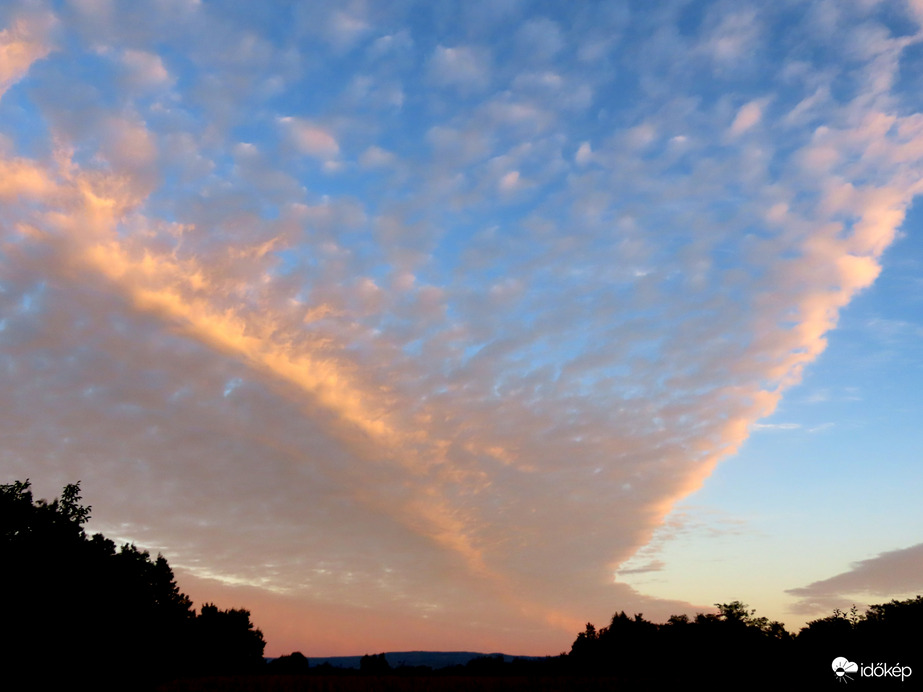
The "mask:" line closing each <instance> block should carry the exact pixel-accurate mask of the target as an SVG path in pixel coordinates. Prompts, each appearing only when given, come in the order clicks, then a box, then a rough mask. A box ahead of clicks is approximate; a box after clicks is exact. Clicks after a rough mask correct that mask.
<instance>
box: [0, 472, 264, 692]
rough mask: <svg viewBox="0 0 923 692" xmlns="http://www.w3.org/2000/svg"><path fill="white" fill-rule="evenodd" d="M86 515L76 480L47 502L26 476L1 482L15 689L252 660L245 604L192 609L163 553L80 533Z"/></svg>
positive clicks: (255, 664)
mask: <svg viewBox="0 0 923 692" xmlns="http://www.w3.org/2000/svg"><path fill="white" fill-rule="evenodd" d="M89 516H90V508H89V507H84V506H82V505H81V504H80V486H79V484H75V485H68V486H67V487H65V488H64V492H63V493H62V495H61V497H60V499H56V500H54V501H52V502H47V501H45V500H37V501H35V500H33V498H32V492H31V490H30V485H29V481H25V482H15V483H11V484H7V485H0V532H2V537H0V565H2V568H0V598H2V599H3V600H2V619H0V631H2V639H3V641H4V642H6V643H5V644H4V645H3V646H2V654H0V655H2V656H3V658H4V659H5V660H4V665H3V670H4V671H5V672H6V673H7V674H9V673H11V672H12V671H15V672H16V674H17V677H19V679H20V681H21V684H23V687H21V689H39V690H41V689H53V688H54V687H56V686H58V685H60V684H62V683H65V682H66V683H68V684H69V685H70V684H73V683H74V682H78V681H87V682H91V683H92V685H93V686H92V688H91V689H94V690H95V689H104V688H105V689H122V690H132V689H144V688H145V687H149V686H151V685H152V684H154V683H156V682H159V681H162V680H165V679H170V678H173V677H177V676H183V675H211V674H236V673H244V672H250V671H254V670H259V669H260V668H261V667H262V665H263V649H264V646H265V642H264V640H263V635H262V633H261V632H260V631H259V630H257V629H255V628H254V627H253V625H252V623H251V622H250V613H249V612H248V611H246V610H220V609H218V608H217V607H215V606H214V605H211V604H206V605H203V606H202V608H201V611H200V612H198V613H196V611H195V609H194V608H193V605H192V602H191V601H190V600H189V598H188V597H187V596H186V595H185V594H183V593H182V592H181V591H180V590H179V587H178V586H177V584H176V581H175V579H174V577H173V571H172V570H171V569H170V566H169V564H167V560H166V559H165V558H164V557H163V556H161V555H158V556H157V557H156V558H151V556H150V554H149V553H147V552H145V551H141V550H138V549H137V548H136V547H135V546H134V545H123V546H121V547H120V548H118V549H117V548H116V545H115V543H113V542H112V541H111V540H109V539H107V538H105V537H104V536H102V535H101V534H95V535H93V536H88V535H87V534H86V532H85V531H84V528H83V525H84V524H85V523H86V521H87V520H88V519H89Z"/></svg>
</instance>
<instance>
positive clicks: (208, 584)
mask: <svg viewBox="0 0 923 692" xmlns="http://www.w3.org/2000/svg"><path fill="white" fill-rule="evenodd" d="M921 94H923V2H921V0H815V1H812V2H801V1H795V0H778V1H777V2H773V3H765V2H757V1H755V0H753V1H748V0H733V1H721V0H718V1H692V0H664V1H663V2H657V3H648V2H640V1H639V2H632V1H617V2H593V3H544V2H529V1H528V0H466V1H465V2H452V1H448V0H447V1H446V2H440V3H431V2H413V1H410V0H395V1H392V2H371V1H370V2H362V1H358V0H356V1H349V0H346V1H343V2H312V3H296V2H282V1H277V2H266V3H250V2H222V1H217V0H216V1H214V2H212V1H208V0H137V1H133V2H117V1H116V0H59V1H53V2H52V1H43V0H8V1H7V2H4V3H2V5H0V210H2V213H0V410H2V415H0V440H2V443H0V482H11V481H13V480H17V479H19V480H22V479H25V478H29V479H31V481H32V483H33V488H34V491H35V494H36V495H37V496H39V497H49V498H50V497H53V496H55V495H56V494H58V493H59V492H60V489H61V488H62V487H63V485H64V484H66V483H70V482H74V481H77V480H79V481H81V483H82V486H81V487H82V490H83V495H84V500H85V502H87V503H88V504H90V505H91V506H92V520H91V522H90V524H89V530H90V531H101V532H102V533H104V534H105V535H107V536H108V537H110V538H113V539H115V540H117V541H119V542H134V543H135V544H136V545H138V546H139V547H142V548H145V549H148V550H150V551H151V552H152V553H157V552H161V553H163V554H164V555H165V556H166V557H167V559H168V560H169V562H170V564H171V566H172V567H173V568H174V571H175V573H176V576H177V579H178V582H179V584H180V587H181V588H182V589H183V590H184V591H185V592H186V593H188V594H189V595H190V596H191V597H192V598H193V600H194V601H195V602H196V603H197V604H201V603H204V602H209V601H212V602H215V603H217V604H218V605H219V606H220V607H246V608H248V609H249V610H250V611H251V613H252V616H253V621H254V622H255V623H256V624H257V626H259V627H260V628H261V629H262V630H263V632H264V634H265V636H266V639H267V642H268V646H267V655H280V654H283V653H289V652H291V651H293V650H300V651H302V652H303V653H304V654H305V655H307V656H309V657H310V656H312V655H314V656H329V655H340V654H342V655H357V654H362V653H367V652H376V651H398V650H421V649H422V650H472V651H485V652H487V651H505V652H507V653H511V654H556V653H558V652H560V651H565V650H567V649H569V647H570V644H571V643H572V641H573V639H574V637H575V635H576V633H577V632H578V631H581V630H582V629H583V627H584V625H585V623H586V622H587V621H592V622H594V623H596V624H597V625H604V624H606V623H607V621H608V619H609V618H610V617H611V615H612V614H613V613H614V612H616V611H621V610H625V611H627V612H629V613H643V614H644V615H645V617H647V618H648V619H651V620H654V621H663V620H665V619H666V618H667V617H668V616H669V615H670V614H673V613H680V612H687V613H690V614H694V613H695V612H703V611H708V610H709V609H711V608H712V606H713V604H714V603H717V602H729V601H732V600H735V599H738V600H741V601H744V602H746V603H748V604H750V606H751V607H753V608H755V609H756V610H757V613H758V614H759V615H766V616H768V617H771V618H773V619H777V620H781V621H784V622H785V623H786V624H787V625H788V626H789V627H790V628H793V629H797V627H799V626H800V625H801V624H802V623H804V622H805V621H807V620H810V619H813V618H817V617H823V616H825V615H828V614H830V613H831V612H832V610H833V608H837V607H839V608H848V607H849V605H851V604H853V603H857V604H859V605H860V606H864V605H865V604H868V603H877V602H882V601H887V600H890V599H891V598H901V597H907V596H912V595H914V594H915V593H918V592H921V591H923V520H921V511H920V504H919V498H920V497H921V495H923V471H921V466H920V463H919V449H920V433H919V430H920V427H919V421H920V420H921V414H923V410H921V409H923V406H921V398H920V396H919V392H920V391H921V388H923V367H921V360H920V358H919V355H920V353H921V352H923V349H921V346H923V202H920V201H919V200H918V199H917V198H918V197H919V196H920V195H921V193H923V112H921V110H923V96H921ZM915 200H916V204H915Z"/></svg>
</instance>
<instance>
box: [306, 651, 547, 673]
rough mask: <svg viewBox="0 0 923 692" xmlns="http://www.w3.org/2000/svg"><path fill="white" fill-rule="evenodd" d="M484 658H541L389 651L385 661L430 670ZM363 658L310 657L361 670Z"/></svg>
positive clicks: (313, 661) (394, 665)
mask: <svg viewBox="0 0 923 692" xmlns="http://www.w3.org/2000/svg"><path fill="white" fill-rule="evenodd" d="M482 656H492V657H496V656H502V657H503V660H504V662H506V663H509V662H510V661H512V660H513V659H516V658H520V659H527V660H537V659H539V658H541V657H540V656H510V655H509V654H500V653H493V654H482V653H475V652H472V651H389V652H385V659H386V660H387V661H388V665H390V666H391V667H392V668H397V667H398V666H429V667H430V668H433V669H436V668H448V667H449V666H463V665H465V664H467V663H468V662H469V661H471V660H473V659H475V658H481V657H482ZM361 658H362V656H328V657H326V658H323V657H315V656H310V657H309V661H310V663H311V667H312V668H313V667H314V666H319V665H323V664H324V663H329V664H330V665H332V666H334V667H336V668H359V661H360V659H361Z"/></svg>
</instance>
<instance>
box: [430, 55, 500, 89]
mask: <svg viewBox="0 0 923 692" xmlns="http://www.w3.org/2000/svg"><path fill="white" fill-rule="evenodd" d="M429 77H430V79H431V80H432V82H433V83H435V84H438V85H440V86H445V87H453V88H455V89H457V90H458V91H459V92H461V93H463V94H467V93H470V92H476V91H481V90H483V89H485V88H486V87H487V86H488V85H489V84H490V56H489V53H488V52H487V51H486V50H485V49H483V48H479V47H476V46H442V45H439V46H436V49H435V51H433V54H432V56H431V57H430V60H429Z"/></svg>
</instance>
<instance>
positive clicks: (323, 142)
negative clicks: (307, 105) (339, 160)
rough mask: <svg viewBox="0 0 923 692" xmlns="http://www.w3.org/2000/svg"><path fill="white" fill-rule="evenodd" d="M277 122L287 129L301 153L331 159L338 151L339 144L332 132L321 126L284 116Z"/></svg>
mask: <svg viewBox="0 0 923 692" xmlns="http://www.w3.org/2000/svg"><path fill="white" fill-rule="evenodd" d="M279 122H280V123H282V126H283V127H284V128H285V129H286V130H287V133H288V135H289V137H290V138H291V141H292V143H293V144H294V145H295V147H296V149H297V150H298V151H299V152H301V153H302V154H306V155H308V156H313V157H314V158H318V159H327V160H329V159H333V158H336V157H337V156H338V155H339V153H340V145H339V144H338V143H337V140H336V139H335V138H334V136H333V135H332V134H330V133H329V132H328V131H327V130H325V129H324V128H322V127H318V126H317V125H315V124H313V123H311V122H309V121H306V120H303V119H301V118H293V117H291V116H286V117H284V118H280V119H279Z"/></svg>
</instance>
